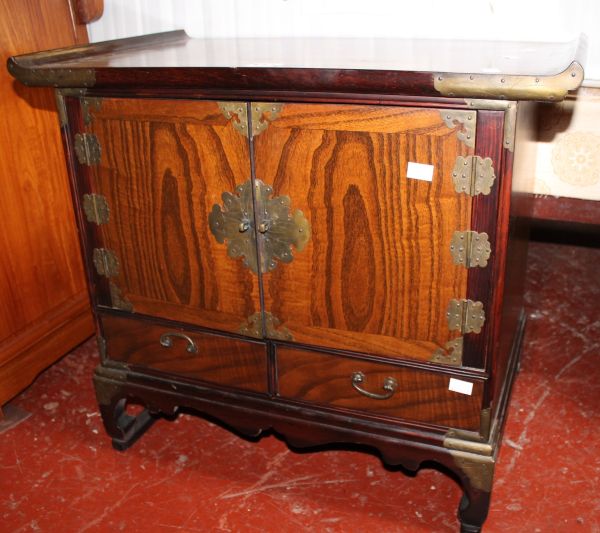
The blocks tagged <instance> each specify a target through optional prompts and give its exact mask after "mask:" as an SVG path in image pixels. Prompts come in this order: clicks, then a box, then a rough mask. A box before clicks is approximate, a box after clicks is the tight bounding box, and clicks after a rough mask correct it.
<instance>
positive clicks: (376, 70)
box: [8, 31, 583, 101]
mask: <svg viewBox="0 0 600 533" xmlns="http://www.w3.org/2000/svg"><path fill="white" fill-rule="evenodd" d="M580 41H581V40H580V39H575V40H572V41H565V42H514V41H475V40H439V39H438V40H436V39H387V38H374V39H363V38H361V39H352V38H306V39H302V38H268V39H264V38H263V39H249V38H243V39H192V38H190V37H188V36H187V35H186V34H185V32H183V31H173V32H166V33H162V34H154V35H145V36H141V37H132V38H127V39H118V40H115V41H106V42H102V43H95V44H91V45H86V46H78V47H71V48H64V49H59V50H50V51H47V52H38V53H34V54H25V55H22V56H17V57H12V58H10V59H9V61H8V68H9V70H10V71H11V73H12V74H13V76H15V77H16V78H17V79H19V80H20V81H22V82H23V83H25V84H28V85H45V86H54V87H98V88H101V87H102V88H105V87H115V86H119V87H126V86H129V87H135V86H138V87H139V86H144V87H146V88H149V87H151V86H153V87H159V86H160V87H174V86H178V87H180V88H184V87H186V88H190V89H191V88H195V89H202V90H217V89H230V90H253V91H256V90H265V91H282V90H283V91H290V90H296V91H311V92H318V91H321V92H327V93H331V94H332V93H342V92H346V93H352V92H354V93H363V94H395V95H401V94H404V95H413V96H439V95H442V96H446V97H463V98H464V97H469V98H492V99H503V100H506V99H508V100H519V99H529V100H532V99H535V100H554V101H557V100H561V99H563V98H564V97H565V95H566V93H567V92H568V91H569V90H574V89H576V88H577V87H579V85H580V84H581V82H582V81H583V68H582V66H581V63H580V61H581V57H580V56H581V53H580V51H581V50H582V49H583V46H581V42H580Z"/></svg>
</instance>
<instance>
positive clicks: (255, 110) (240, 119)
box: [219, 102, 283, 137]
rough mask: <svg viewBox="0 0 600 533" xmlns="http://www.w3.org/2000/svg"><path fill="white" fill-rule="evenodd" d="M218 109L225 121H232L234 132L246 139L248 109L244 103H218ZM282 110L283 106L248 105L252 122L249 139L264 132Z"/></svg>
mask: <svg viewBox="0 0 600 533" xmlns="http://www.w3.org/2000/svg"><path fill="white" fill-rule="evenodd" d="M219 109H220V110H221V113H223V115H225V118H226V119H228V120H232V123H233V127H234V128H235V129H236V130H238V131H239V132H240V133H241V134H242V135H243V136H244V137H248V135H249V133H248V132H249V126H248V109H247V107H246V103H245V102H219ZM282 109H283V104H275V103H269V102H252V103H251V104H250V118H251V121H252V131H251V132H250V137H255V136H256V135H259V134H261V133H262V132H263V131H265V130H266V129H267V127H268V125H269V122H271V121H273V120H275V119H276V118H277V117H278V116H279V113H281V110H282ZM234 117H235V118H234Z"/></svg>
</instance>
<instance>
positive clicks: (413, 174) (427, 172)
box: [406, 161, 433, 181]
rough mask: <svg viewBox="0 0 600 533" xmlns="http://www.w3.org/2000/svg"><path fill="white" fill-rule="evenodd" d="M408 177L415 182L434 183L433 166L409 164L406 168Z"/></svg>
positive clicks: (410, 162)
mask: <svg viewBox="0 0 600 533" xmlns="http://www.w3.org/2000/svg"><path fill="white" fill-rule="evenodd" d="M406 177H407V178H412V179H415V180H423V181H432V180H433V165H425V164H423V163H413V162H412V161H409V162H408V165H407V167H406Z"/></svg>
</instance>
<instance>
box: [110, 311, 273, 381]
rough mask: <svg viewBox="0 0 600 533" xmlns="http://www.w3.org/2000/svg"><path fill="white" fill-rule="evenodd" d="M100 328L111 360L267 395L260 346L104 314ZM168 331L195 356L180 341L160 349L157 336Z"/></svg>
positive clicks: (263, 349) (263, 350) (262, 347)
mask: <svg viewBox="0 0 600 533" xmlns="http://www.w3.org/2000/svg"><path fill="white" fill-rule="evenodd" d="M101 324H102V333H103V335H104V337H105V339H106V351H107V356H108V357H109V359H111V360H115V361H123V362H125V363H127V364H129V365H132V366H135V367H143V368H152V369H154V370H159V371H161V372H164V373H166V374H175V375H179V376H184V377H186V378H192V379H196V380H200V381H206V382H209V383H216V384H218V385H225V386H228V387H234V388H237V389H243V390H250V391H255V392H264V393H266V392H267V391H268V385H267V383H268V382H267V350H266V346H265V344H264V343H260V342H254V341H248V342H246V341H242V340H237V339H230V338H227V337H222V336H219V335H211V334H208V333H198V332H193V331H188V330H183V329H181V328H177V327H166V326H163V325H155V324H151V323H148V322H145V321H140V320H134V319H130V318H122V317H116V316H109V315H102V318H101ZM169 332H171V333H172V332H177V333H184V334H186V335H188V336H189V337H190V339H192V340H193V342H194V343H195V345H196V346H197V348H198V352H197V353H189V352H188V351H187V350H186V348H187V342H186V340H185V339H182V338H177V337H173V345H172V346H171V347H165V346H162V345H161V344H160V337H161V335H163V334H165V333H169Z"/></svg>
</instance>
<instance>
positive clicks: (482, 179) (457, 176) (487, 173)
mask: <svg viewBox="0 0 600 533" xmlns="http://www.w3.org/2000/svg"><path fill="white" fill-rule="evenodd" d="M495 179H496V174H495V172H494V167H493V164H492V160H491V159H490V158H489V157H486V158H485V159H483V158H481V157H479V156H478V155H472V156H468V157H463V156H458V157H457V158H456V163H455V164H454V169H453V170H452V181H453V182H454V189H455V190H456V192H458V193H461V192H464V193H465V194H469V195H471V196H476V195H478V194H484V195H487V194H490V192H491V190H492V185H493V184H494V180H495Z"/></svg>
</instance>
